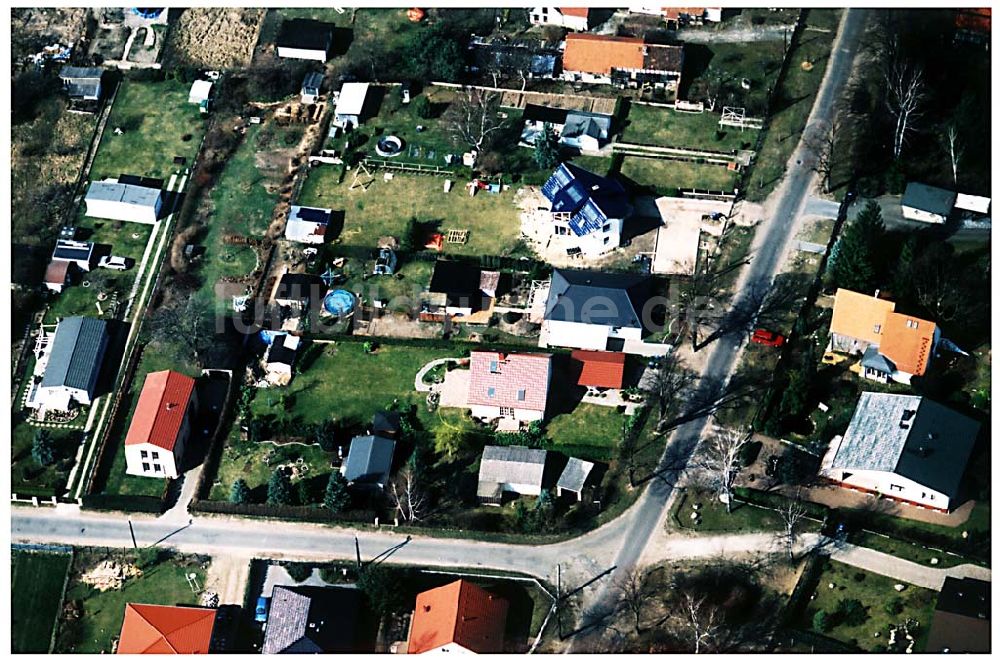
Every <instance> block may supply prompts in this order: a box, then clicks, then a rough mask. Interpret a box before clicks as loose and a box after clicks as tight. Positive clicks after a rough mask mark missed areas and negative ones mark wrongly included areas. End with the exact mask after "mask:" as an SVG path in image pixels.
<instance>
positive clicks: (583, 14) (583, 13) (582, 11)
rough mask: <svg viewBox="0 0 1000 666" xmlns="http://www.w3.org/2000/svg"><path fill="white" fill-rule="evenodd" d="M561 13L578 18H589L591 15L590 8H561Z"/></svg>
mask: <svg viewBox="0 0 1000 666" xmlns="http://www.w3.org/2000/svg"><path fill="white" fill-rule="evenodd" d="M559 11H560V12H562V13H563V14H565V15H566V16H575V17H577V18H587V16H589V15H590V8H589V7H560V8H559Z"/></svg>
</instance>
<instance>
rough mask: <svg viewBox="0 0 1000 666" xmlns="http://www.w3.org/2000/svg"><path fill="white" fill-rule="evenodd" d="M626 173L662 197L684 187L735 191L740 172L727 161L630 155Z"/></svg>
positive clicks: (623, 171)
mask: <svg viewBox="0 0 1000 666" xmlns="http://www.w3.org/2000/svg"><path fill="white" fill-rule="evenodd" d="M621 174H622V176H624V177H626V178H628V179H629V180H631V181H632V182H634V183H636V184H637V185H639V186H640V187H646V188H649V189H651V190H653V191H654V192H655V193H656V194H657V195H660V196H679V190H681V189H699V190H714V191H723V192H732V191H733V187H735V185H736V183H737V180H738V178H739V174H738V173H736V172H735V171H729V170H728V169H727V167H726V165H725V164H709V163H704V162H682V161H679V160H666V159H655V158H649V157H633V156H631V155H630V156H628V157H625V158H624V159H623V160H622V165H621Z"/></svg>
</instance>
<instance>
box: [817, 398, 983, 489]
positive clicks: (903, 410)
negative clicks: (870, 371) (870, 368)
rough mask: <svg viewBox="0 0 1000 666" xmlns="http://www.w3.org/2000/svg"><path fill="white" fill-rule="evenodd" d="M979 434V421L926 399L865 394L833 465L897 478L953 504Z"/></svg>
mask: <svg viewBox="0 0 1000 666" xmlns="http://www.w3.org/2000/svg"><path fill="white" fill-rule="evenodd" d="M978 433H979V424H978V423H977V422H976V421H974V420H972V419H970V418H968V417H967V416H963V415H962V414H959V413H958V412H956V411H954V410H952V409H948V408H947V407H945V406H943V405H940V404H938V403H936V402H934V401H932V400H928V399H927V398H923V397H921V396H915V395H900V394H892V393H871V392H867V391H866V392H864V393H862V394H861V398H860V399H859V400H858V406H857V408H856V409H855V410H854V416H853V417H852V418H851V423H850V425H848V426H847V432H846V433H844V437H843V439H842V440H841V442H840V445H839V448H838V449H837V451H836V453H835V455H834V458H833V463H832V465H833V467H834V468H838V469H847V470H852V469H855V470H865V471H876V472H894V473H896V474H899V475H900V476H903V477H905V478H907V479H911V480H912V481H915V482H916V483H919V484H921V485H923V486H926V487H928V488H932V489H934V490H937V491H939V492H941V493H943V494H945V495H947V496H948V497H949V498H954V497H955V495H956V494H957V493H958V489H959V485H960V483H961V480H962V475H963V474H964V472H965V466H966V464H967V463H968V461H969V456H970V455H971V454H972V447H973V445H974V444H975V441H976V437H977V435H978Z"/></svg>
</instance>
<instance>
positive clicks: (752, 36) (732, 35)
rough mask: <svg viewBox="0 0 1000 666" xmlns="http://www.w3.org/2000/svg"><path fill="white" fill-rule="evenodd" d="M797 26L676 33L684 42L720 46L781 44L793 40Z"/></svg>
mask: <svg viewBox="0 0 1000 666" xmlns="http://www.w3.org/2000/svg"><path fill="white" fill-rule="evenodd" d="M794 30H795V25H794V24H792V25H769V26H762V27H755V28H731V29H728V30H713V29H711V28H702V29H699V28H688V29H684V30H678V31H677V32H676V33H675V36H676V37H677V39H679V40H680V41H682V42H692V43H694V42H700V43H702V44H718V43H720V42H723V43H726V42H730V43H739V44H745V43H747V42H780V41H783V40H786V39H791V37H792V32H793V31H794Z"/></svg>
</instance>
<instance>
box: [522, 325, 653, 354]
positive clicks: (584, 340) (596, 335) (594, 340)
mask: <svg viewBox="0 0 1000 666" xmlns="http://www.w3.org/2000/svg"><path fill="white" fill-rule="evenodd" d="M542 329H543V334H542V336H540V337H541V338H542V339H544V340H546V341H547V342H548V344H547V345H545V346H552V347H556V346H558V347H570V348H571V349H585V350H589V351H604V350H606V349H607V348H608V338H617V339H620V340H642V329H641V328H627V327H621V328H612V327H611V326H606V325H603V324H584V323H580V322H573V321H555V320H548V319H547V320H545V321H544V322H542Z"/></svg>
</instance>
